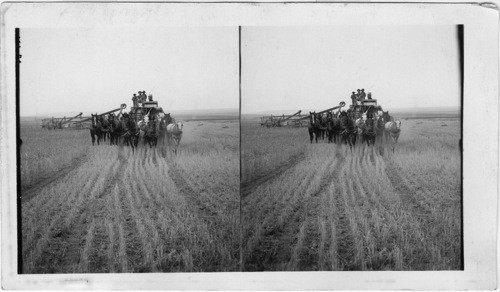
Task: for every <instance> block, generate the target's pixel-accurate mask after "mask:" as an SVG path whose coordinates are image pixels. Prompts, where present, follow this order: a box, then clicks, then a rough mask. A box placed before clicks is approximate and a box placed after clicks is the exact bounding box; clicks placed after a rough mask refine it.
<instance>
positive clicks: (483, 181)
mask: <svg viewBox="0 0 500 292" xmlns="http://www.w3.org/2000/svg"><path fill="white" fill-rule="evenodd" d="M111 11H113V14H112V16H111V14H110V12H111ZM454 24H464V47H465V52H464V53H465V75H464V76H465V88H464V96H465V98H464V137H463V139H464V142H463V147H464V161H463V163H464V173H463V176H464V200H463V201H464V234H465V237H464V248H465V249H464V254H465V270H464V271H440V272H430V271H422V272H288V273H287V272H266V273H248V272H247V273H241V272H235V273H165V274H58V275H17V272H16V271H17V235H16V216H17V209H16V199H15V197H16V178H15V173H16V171H15V166H16V158H15V155H13V154H15V149H16V144H15V137H16V131H15V68H14V64H15V58H14V28H15V27H20V28H39V27H50V28H63V27H96V28H99V27H103V28H106V27H123V28H126V27H135V26H143V27H158V26H238V25H242V26H252V25H258V26H263V25H267V26H275V25H278V26H282V25H295V26H299V25H308V26H315V25H316V26H328V25H454ZM1 37H2V38H1V49H2V50H1V63H2V71H1V73H2V74H1V76H2V77H1V78H2V79H1V82H2V84H1V85H2V86H1V104H0V106H1V116H0V117H1V129H2V131H1V136H0V138H1V139H0V146H1V148H0V149H1V156H0V158H1V160H0V161H1V181H0V182H1V194H2V204H1V206H2V207H1V208H2V234H1V236H2V267H1V269H2V287H3V288H6V289H135V290H137V289H161V290H165V289H168V290H353V289H354V290H400V289H410V290H464V289H465V290H466V289H477V290H480V289H487V290H489V289H494V288H495V287H496V276H497V265H496V259H497V254H496V247H497V244H496V239H497V221H496V220H497V210H498V207H497V203H498V202H497V195H498V163H499V159H498V145H499V144H498V143H499V139H498V138H499V131H498V129H499V127H498V125H499V124H498V112H499V107H498V10H496V9H492V8H490V7H482V6H480V5H477V4H471V3H455V4H440V3H436V4H431V3H425V4H424V3H415V4H408V3H406V4H405V3H397V4H394V3H384V4H382V3H291V4H282V3H251V4H250V3H249V4H244V3H220V4H214V3H203V4H201V3H89V2H87V3H3V4H2V27H1ZM243 94H244V93H243Z"/></svg>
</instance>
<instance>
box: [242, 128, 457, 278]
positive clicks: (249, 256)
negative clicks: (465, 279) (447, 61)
mask: <svg viewBox="0 0 500 292" xmlns="http://www.w3.org/2000/svg"><path fill="white" fill-rule="evenodd" d="M401 127H402V132H401V136H400V139H399V143H398V144H397V145H396V147H395V150H394V152H392V151H391V147H390V146H387V145H385V144H383V143H380V142H379V143H378V144H377V145H376V146H372V147H367V146H366V145H359V143H358V145H357V146H356V147H355V148H354V149H353V150H352V151H351V150H350V149H349V148H348V147H346V146H345V145H335V144H326V142H321V143H318V144H309V139H308V138H309V137H308V133H307V128H299V129H279V128H275V129H266V128H261V127H260V126H258V125H256V124H252V123H244V124H242V170H243V174H242V177H243V178H244V179H243V181H242V186H243V190H244V191H243V193H242V224H243V235H242V236H243V243H244V245H243V256H244V268H245V270H247V271H278V270H279V271H295V270H300V271H310V270H311V271H314V270H457V269H461V268H462V264H463V263H462V243H461V238H462V229H461V228H462V225H461V224H462V223H461V210H462V209H461V175H460V173H461V169H460V168H461V157H460V149H459V139H460V120H459V119H431V120H418V119H415V120H403V121H402V126H401ZM272 166H274V167H272ZM276 170H278V171H276Z"/></svg>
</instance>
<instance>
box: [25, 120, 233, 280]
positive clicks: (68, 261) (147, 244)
mask: <svg viewBox="0 0 500 292" xmlns="http://www.w3.org/2000/svg"><path fill="white" fill-rule="evenodd" d="M21 138H22V139H23V146H22V148H21V151H20V155H21V182H22V203H21V214H22V263H23V272H24V273H86V272H91V273H102V272H123V273H130V272H200V271H204V272H208V271H235V270H238V269H239V238H240V234H239V226H240V225H239V173H238V170H239V150H238V143H239V123H238V122H237V121H209V122H205V121H204V122H200V121H190V122H185V124H184V135H183V139H182V141H181V145H180V147H179V151H178V154H177V155H175V154H174V153H173V152H172V151H171V149H169V148H168V147H163V146H161V145H159V146H158V147H157V148H156V149H155V148H152V149H150V148H149V147H139V149H138V150H136V151H135V153H133V152H132V150H131V148H128V147H120V146H109V145H107V143H105V144H104V145H103V144H101V145H100V146H91V140H90V134H89V132H88V130H82V131H75V130H54V131H47V130H42V129H40V128H39V127H29V126H25V127H22V128H21Z"/></svg>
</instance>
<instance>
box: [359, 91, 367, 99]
mask: <svg viewBox="0 0 500 292" xmlns="http://www.w3.org/2000/svg"><path fill="white" fill-rule="evenodd" d="M360 98H361V100H365V98H366V93H365V89H364V88H363V89H361V93H360Z"/></svg>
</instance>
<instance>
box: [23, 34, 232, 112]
mask: <svg viewBox="0 0 500 292" xmlns="http://www.w3.org/2000/svg"><path fill="white" fill-rule="evenodd" d="M21 54H22V63H21V95H20V113H21V116H33V115H46V114H51V113H61V112H62V113H78V112H84V114H85V115H87V114H89V113H90V112H103V111H107V110H112V109H115V108H118V107H119V106H120V104H122V103H126V104H127V108H130V106H131V105H132V94H133V93H137V91H143V90H144V91H146V93H147V94H150V93H152V94H153V99H154V100H158V102H159V106H161V107H163V108H164V110H167V111H175V110H203V109H220V108H226V109H227V108H234V109H237V108H238V106H239V93H238V74H239V69H238V28H237V27H211V28H152V29H137V30H131V29H128V28H127V29H115V30H109V29H108V30H105V29H21Z"/></svg>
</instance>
